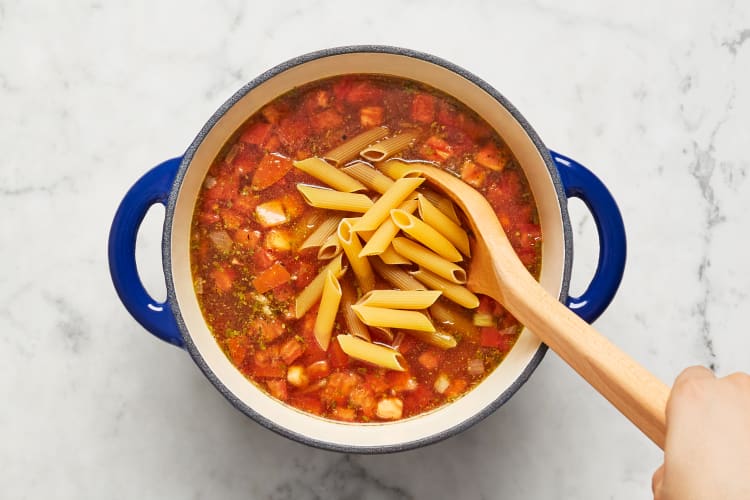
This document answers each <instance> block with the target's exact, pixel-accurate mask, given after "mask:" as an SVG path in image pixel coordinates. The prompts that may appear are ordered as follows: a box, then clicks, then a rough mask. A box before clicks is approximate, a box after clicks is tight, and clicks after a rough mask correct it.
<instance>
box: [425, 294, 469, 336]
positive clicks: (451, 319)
mask: <svg viewBox="0 0 750 500" xmlns="http://www.w3.org/2000/svg"><path fill="white" fill-rule="evenodd" d="M429 310H430V316H431V317H432V320H433V321H434V322H435V324H437V325H438V327H437V328H438V329H440V325H447V326H449V327H451V329H452V330H455V331H456V332H460V333H461V335H466V336H471V337H474V336H476V335H478V334H479V329H478V328H477V327H476V325H475V324H474V322H473V321H472V318H471V315H469V314H468V313H467V311H466V310H465V309H463V308H461V307H459V306H457V305H455V304H453V303H451V302H446V301H445V299H442V300H438V301H437V302H435V303H434V304H433V305H432V306H431V307H430V309H429Z"/></svg>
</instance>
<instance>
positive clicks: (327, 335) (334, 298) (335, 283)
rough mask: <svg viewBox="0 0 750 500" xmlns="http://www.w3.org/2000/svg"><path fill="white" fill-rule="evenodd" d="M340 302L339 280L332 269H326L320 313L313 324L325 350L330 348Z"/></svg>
mask: <svg viewBox="0 0 750 500" xmlns="http://www.w3.org/2000/svg"><path fill="white" fill-rule="evenodd" d="M339 303H341V285H339V280H337V279H336V276H335V275H334V274H333V273H332V272H331V271H326V275H325V278H324V282H323V293H322V296H321V297H320V308H319V309H318V315H317V316H316V317H315V326H313V334H314V335H315V340H316V341H317V342H318V345H319V346H320V348H321V349H323V350H324V351H327V350H328V344H330V343H331V332H333V323H334V322H335V321H336V314H337V313H338V311H339Z"/></svg>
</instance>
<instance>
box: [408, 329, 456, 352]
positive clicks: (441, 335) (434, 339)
mask: <svg viewBox="0 0 750 500" xmlns="http://www.w3.org/2000/svg"><path fill="white" fill-rule="evenodd" d="M403 331H404V332H406V333H408V334H409V335H411V336H412V337H416V338H418V339H419V340H421V341H422V342H426V343H428V344H431V345H434V346H435V347H439V348H440V349H452V348H454V347H456V345H457V344H458V342H457V341H456V337H454V336H453V335H451V334H450V333H446V332H441V331H440V330H437V331H435V332H420V331H417V330H403Z"/></svg>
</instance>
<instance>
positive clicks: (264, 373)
mask: <svg viewBox="0 0 750 500" xmlns="http://www.w3.org/2000/svg"><path fill="white" fill-rule="evenodd" d="M253 373H254V374H255V375H256V376H258V377H261V378H282V377H286V365H284V362H283V361H282V360H281V358H280V357H279V346H278V345H272V346H269V347H268V348H266V349H263V350H260V351H255V355H254V356H253Z"/></svg>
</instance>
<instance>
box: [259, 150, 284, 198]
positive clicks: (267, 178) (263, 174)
mask: <svg viewBox="0 0 750 500" xmlns="http://www.w3.org/2000/svg"><path fill="white" fill-rule="evenodd" d="M291 168H292V161H291V160H290V159H289V158H287V157H286V156H283V155H280V154H278V153H271V154H265V155H264V156H263V159H262V160H260V164H259V165H258V169H257V170H256V171H255V174H254V175H253V181H252V183H251V184H250V186H251V187H252V189H253V190H254V191H262V190H263V189H266V188H268V187H271V186H273V185H274V184H276V183H277V182H278V181H279V180H280V179H282V178H283V177H284V176H285V175H286V173H287V172H289V170H290V169H291Z"/></svg>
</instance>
